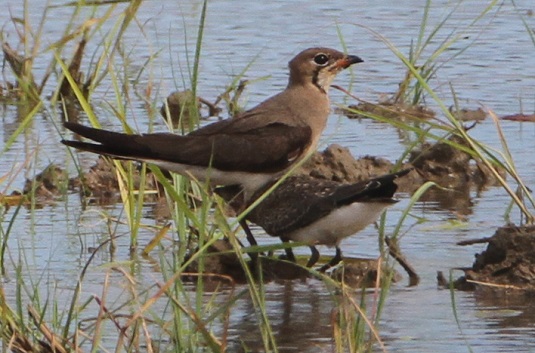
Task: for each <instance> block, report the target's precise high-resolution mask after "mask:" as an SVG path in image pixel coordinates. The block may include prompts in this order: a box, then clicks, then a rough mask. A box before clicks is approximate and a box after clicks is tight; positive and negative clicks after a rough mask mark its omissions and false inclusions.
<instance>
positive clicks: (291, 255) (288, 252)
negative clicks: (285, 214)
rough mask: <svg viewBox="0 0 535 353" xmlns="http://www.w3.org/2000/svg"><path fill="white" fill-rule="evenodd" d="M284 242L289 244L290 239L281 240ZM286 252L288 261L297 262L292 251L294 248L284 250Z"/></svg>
mask: <svg viewBox="0 0 535 353" xmlns="http://www.w3.org/2000/svg"><path fill="white" fill-rule="evenodd" d="M281 240H282V242H283V243H284V244H288V243H289V242H290V241H289V240H288V239H284V238H281ZM284 252H286V260H288V261H291V262H296V260H295V255H294V252H293V251H292V248H284Z"/></svg>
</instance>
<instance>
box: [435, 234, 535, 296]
mask: <svg viewBox="0 0 535 353" xmlns="http://www.w3.org/2000/svg"><path fill="white" fill-rule="evenodd" d="M478 243H487V247H486V249H485V250H484V251H482V252H481V253H478V254H475V261H474V263H473V265H472V267H469V268H463V269H462V270H463V271H464V276H461V277H459V278H458V279H457V280H455V281H454V283H453V286H454V288H456V289H458V290H466V291H477V292H482V293H529V294H535V226H523V227H516V226H506V227H502V228H499V229H498V230H496V233H494V235H493V236H492V237H490V238H483V239H477V240H471V241H464V242H461V243H460V245H471V244H478ZM438 282H439V285H440V286H442V287H446V288H448V287H449V283H448V282H447V280H446V279H445V278H444V276H443V275H442V274H441V273H439V274H438Z"/></svg>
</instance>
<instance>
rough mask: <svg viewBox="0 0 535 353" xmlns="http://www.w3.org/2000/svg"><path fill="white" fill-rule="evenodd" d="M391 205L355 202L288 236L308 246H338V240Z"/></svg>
mask: <svg viewBox="0 0 535 353" xmlns="http://www.w3.org/2000/svg"><path fill="white" fill-rule="evenodd" d="M389 205H391V203H379V202H363V203H359V202H355V203H352V204H351V205H347V206H344V207H341V208H338V209H336V210H334V211H333V212H331V213H330V214H329V215H327V216H326V217H323V218H322V219H320V220H318V221H316V222H314V223H312V224H310V225H308V226H307V227H304V228H302V229H299V230H297V231H295V232H293V233H291V234H289V235H288V238H289V239H291V240H293V241H298V242H302V243H307V244H310V245H316V244H321V245H328V246H335V245H338V243H339V242H340V240H342V239H343V238H346V237H348V236H350V235H353V234H355V233H357V232H359V231H361V230H362V229H364V228H365V227H366V226H367V225H369V224H371V223H373V222H375V220H376V219H377V218H378V217H379V216H380V215H381V213H382V212H383V210H384V209H385V208H386V207H387V206H389Z"/></svg>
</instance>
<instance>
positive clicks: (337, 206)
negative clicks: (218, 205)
mask: <svg viewBox="0 0 535 353" xmlns="http://www.w3.org/2000/svg"><path fill="white" fill-rule="evenodd" d="M410 171H411V169H405V170H402V171H399V172H397V173H393V174H387V175H383V176H379V177H377V178H373V179H369V180H365V181H361V182H358V183H354V184H343V183H340V182H336V181H331V180H320V179H317V178H313V177H311V176H308V175H307V176H304V175H296V176H290V177H288V178H287V179H286V180H284V181H283V182H282V183H281V184H280V185H279V186H278V187H277V188H276V189H274V190H273V191H272V192H271V193H270V194H268V195H267V197H266V198H265V199H264V200H262V201H261V202H260V203H259V204H258V205H257V206H256V207H255V208H253V209H252V210H251V211H250V212H249V213H248V214H247V215H246V216H245V219H246V220H248V221H250V222H253V223H255V224H257V225H258V226H260V227H262V228H263V229H264V230H265V231H266V233H267V234H269V235H271V236H276V237H280V238H281V239H282V241H283V242H288V241H295V242H302V243H305V244H308V245H309V247H310V249H311V251H312V256H311V257H310V260H309V261H308V264H307V266H308V267H311V266H313V265H314V264H315V263H316V262H317V261H318V259H319V252H318V250H317V249H316V247H315V245H327V246H334V247H336V256H335V257H334V258H333V259H332V260H331V261H330V262H329V263H328V264H327V265H326V266H324V267H322V269H321V270H323V271H324V270H326V269H327V268H329V267H331V266H334V265H336V264H338V263H339V262H340V260H341V259H342V253H341V250H340V247H339V244H340V241H341V240H342V239H343V238H346V237H348V236H350V235H353V234H355V233H357V232H359V231H361V230H362V229H364V228H365V227H366V226H367V225H369V224H370V223H373V222H375V220H376V219H377V218H378V217H379V216H380V215H381V213H382V212H383V210H384V209H385V208H386V207H388V206H390V205H392V204H394V203H396V202H397V200H395V199H393V198H392V197H393V195H394V193H395V192H396V190H397V185H396V183H395V182H394V181H395V180H396V179H397V178H399V177H401V176H404V175H406V174H407V173H409V172H410ZM275 182H276V181H273V182H272V183H269V184H267V185H265V186H264V187H263V188H261V189H259V190H258V191H257V192H256V193H255V194H254V195H253V196H252V197H251V198H250V199H249V200H248V201H246V200H247V199H245V198H244V195H243V193H242V192H241V190H240V188H239V187H238V186H235V185H233V186H226V187H219V188H217V189H216V190H215V192H216V193H217V194H218V195H220V196H221V197H222V198H223V200H225V201H226V202H228V204H229V205H230V206H231V207H232V209H233V210H234V211H235V212H236V213H238V214H239V213H241V212H243V211H244V210H245V209H246V208H247V207H248V206H250V205H252V204H253V202H254V201H256V200H257V199H258V198H259V197H260V196H262V195H263V194H264V192H266V191H267V190H268V189H269V188H270V187H271V186H273V185H274V183H275ZM241 224H242V226H243V224H244V222H242V223H241ZM244 229H245V231H246V233H247V232H248V233H249V234H247V236H248V238H249V237H252V234H250V230H249V228H248V227H247V226H244ZM286 254H287V257H288V259H289V260H291V261H294V262H295V257H294V255H293V253H292V251H291V248H286Z"/></svg>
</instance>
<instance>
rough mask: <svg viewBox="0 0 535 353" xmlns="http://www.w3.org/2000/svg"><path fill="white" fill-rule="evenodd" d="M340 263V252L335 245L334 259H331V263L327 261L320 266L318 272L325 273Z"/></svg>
mask: <svg viewBox="0 0 535 353" xmlns="http://www.w3.org/2000/svg"><path fill="white" fill-rule="evenodd" d="M340 261H342V250H340V247H339V246H338V245H337V246H336V255H334V257H333V258H332V259H331V261H329V262H328V263H326V264H325V265H323V266H321V267H320V269H319V271H320V272H325V271H327V270H328V269H330V268H331V267H334V266H336V265H338V264H339V263H340Z"/></svg>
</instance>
